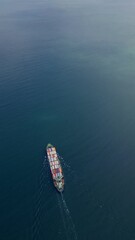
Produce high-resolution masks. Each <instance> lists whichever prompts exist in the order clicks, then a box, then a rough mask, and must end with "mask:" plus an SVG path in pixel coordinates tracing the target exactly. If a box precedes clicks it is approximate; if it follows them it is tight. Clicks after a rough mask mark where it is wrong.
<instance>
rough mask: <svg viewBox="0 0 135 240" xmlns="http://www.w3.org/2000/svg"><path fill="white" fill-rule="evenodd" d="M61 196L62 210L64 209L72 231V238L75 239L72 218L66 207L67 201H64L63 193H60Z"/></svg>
mask: <svg viewBox="0 0 135 240" xmlns="http://www.w3.org/2000/svg"><path fill="white" fill-rule="evenodd" d="M61 198H62V202H63V207H64V210H65V213H66V214H67V216H68V224H69V227H70V230H71V231H72V234H73V238H74V239H75V240H77V233H76V230H75V224H74V222H73V219H72V217H71V214H70V211H69V209H68V206H67V203H66V201H65V199H64V196H63V193H61Z"/></svg>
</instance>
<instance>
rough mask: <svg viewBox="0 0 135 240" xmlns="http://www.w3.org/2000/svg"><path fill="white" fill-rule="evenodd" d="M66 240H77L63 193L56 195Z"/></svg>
mask: <svg viewBox="0 0 135 240" xmlns="http://www.w3.org/2000/svg"><path fill="white" fill-rule="evenodd" d="M57 198H58V205H59V208H60V213H61V218H62V222H63V227H64V232H65V238H66V240H77V232H76V229H75V224H74V222H73V219H72V216H71V213H70V211H69V208H68V206H67V203H66V200H65V198H64V195H63V193H61V194H60V195H58V194H57Z"/></svg>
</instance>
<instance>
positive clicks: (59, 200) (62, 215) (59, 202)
mask: <svg viewBox="0 0 135 240" xmlns="http://www.w3.org/2000/svg"><path fill="white" fill-rule="evenodd" d="M57 199H58V205H59V208H60V213H61V217H62V221H63V225H64V230H65V234H66V239H67V240H70V239H69V236H68V231H67V227H66V221H65V216H64V213H63V209H62V205H61V199H60V198H59V196H58V194H57Z"/></svg>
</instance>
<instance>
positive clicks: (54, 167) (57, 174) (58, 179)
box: [46, 144, 64, 192]
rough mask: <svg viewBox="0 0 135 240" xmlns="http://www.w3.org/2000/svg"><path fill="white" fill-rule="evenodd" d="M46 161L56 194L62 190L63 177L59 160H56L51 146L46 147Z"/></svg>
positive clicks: (54, 150)
mask: <svg viewBox="0 0 135 240" xmlns="http://www.w3.org/2000/svg"><path fill="white" fill-rule="evenodd" d="M46 153H47V159H48V162H49V166H50V171H51V175H52V179H53V184H54V186H55V188H56V189H57V190H58V192H63V190H64V175H63V171H62V167H61V163H60V160H59V158H58V155H57V152H56V148H55V147H54V146H53V145H52V144H48V145H47V147H46Z"/></svg>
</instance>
